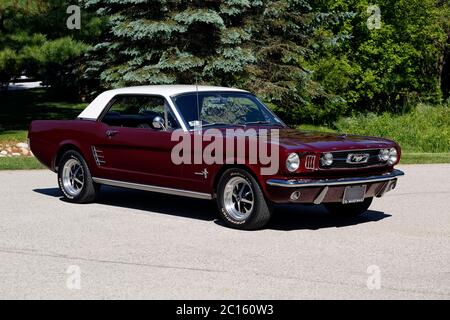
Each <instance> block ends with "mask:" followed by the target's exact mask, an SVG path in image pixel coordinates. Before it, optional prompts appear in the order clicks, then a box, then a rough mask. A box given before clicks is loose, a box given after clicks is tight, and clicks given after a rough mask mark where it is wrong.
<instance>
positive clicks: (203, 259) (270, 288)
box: [0, 165, 450, 299]
mask: <svg viewBox="0 0 450 320" xmlns="http://www.w3.org/2000/svg"><path fill="white" fill-rule="evenodd" d="M400 169H402V170H404V171H405V172H406V176H405V177H404V178H402V179H401V180H400V181H399V184H398V187H397V189H396V190H394V191H393V192H391V193H388V194H387V195H386V196H385V197H384V198H382V199H376V200H375V201H374V203H373V205H372V207H371V211H369V212H367V213H366V214H364V215H363V216H361V217H358V218H347V219H335V218H332V217H330V216H329V215H328V214H327V213H326V212H325V211H324V209H323V208H322V207H320V206H319V207H295V208H292V207H284V208H278V209H277V211H276V217H275V219H274V220H273V221H272V223H271V224H270V225H269V227H268V228H267V229H265V230H260V231H253V232H245V231H237V230H232V229H227V228H225V227H223V226H221V225H219V224H218V222H216V215H215V206H214V204H213V203H211V202H208V201H201V200H191V199H185V198H177V197H172V196H165V195H159V194H152V193H145V192H139V191H130V190H120V189H114V188H104V189H102V190H103V192H102V197H101V199H100V201H99V203H95V204H88V205H76V204H70V203H66V202H64V201H62V200H61V199H60V196H61V194H60V192H59V191H58V189H57V188H56V177H55V175H54V174H53V173H51V172H48V171H40V170H39V171H3V172H0V298H119V299H122V298H124V299H126V298H137V299H141V298H142V299H175V298H176V299H221V298H237V299H247V298H251V299H253V298H255V299H279V298H280V299H303V298H306V299H321V298H327V299H333V298H337V299H347V298H356V299H366V298H376V299H378V298H381V299H392V298H394V299H397V298H412V299H415V298H426V299H429V298H436V299H449V298H450V241H449V240H450V165H410V166H403V167H400ZM368 271H369V273H368ZM368 283H369V287H370V288H372V289H369V287H368V285H367V284H368ZM377 287H380V288H379V289H377ZM78 288H79V289H78Z"/></svg>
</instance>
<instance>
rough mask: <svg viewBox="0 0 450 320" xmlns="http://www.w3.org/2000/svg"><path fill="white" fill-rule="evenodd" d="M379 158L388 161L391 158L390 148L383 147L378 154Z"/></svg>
mask: <svg viewBox="0 0 450 320" xmlns="http://www.w3.org/2000/svg"><path fill="white" fill-rule="evenodd" d="M378 159H380V161H383V162H386V161H388V160H389V149H381V150H380V153H379V154H378Z"/></svg>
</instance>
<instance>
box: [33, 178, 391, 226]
mask: <svg viewBox="0 0 450 320" xmlns="http://www.w3.org/2000/svg"><path fill="white" fill-rule="evenodd" d="M33 191H34V192H37V193H40V194H44V195H47V196H51V197H56V198H60V199H61V200H63V198H62V193H61V191H60V190H59V189H58V188H45V189H34V190H33ZM63 201H64V200H63ZM97 203H99V204H103V205H107V206H114V207H121V208H129V209H135V210H139V212H155V213H161V214H168V215H173V216H179V217H183V218H190V219H198V220H205V221H215V222H216V223H217V224H219V225H223V223H222V221H221V220H219V219H218V214H217V206H216V204H215V202H214V201H207V200H199V199H191V198H184V197H177V196H171V195H165V194H159V193H152V192H145V191H139V190H129V189H121V188H114V187H108V186H102V190H101V192H100V197H99V199H98V201H97ZM390 216H391V215H389V214H385V213H384V212H380V211H375V210H369V211H367V212H365V213H364V214H363V215H361V216H357V217H336V216H333V215H331V214H329V213H328V212H327V211H326V209H325V208H324V207H323V206H321V205H277V206H276V207H275V211H274V214H273V217H272V220H271V221H270V223H269V224H268V225H267V226H266V228H265V229H272V230H283V231H290V230H302V229H307V230H318V229H324V228H341V227H348V226H353V225H357V224H363V223H369V222H375V221H379V220H382V219H385V218H388V217H390Z"/></svg>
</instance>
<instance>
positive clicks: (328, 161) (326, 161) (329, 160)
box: [320, 152, 333, 167]
mask: <svg viewBox="0 0 450 320" xmlns="http://www.w3.org/2000/svg"><path fill="white" fill-rule="evenodd" d="M320 163H321V164H322V166H327V167H329V166H331V165H332V164H333V154H332V153H331V152H327V153H324V154H322V156H321V157H320Z"/></svg>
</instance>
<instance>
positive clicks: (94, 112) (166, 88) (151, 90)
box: [78, 85, 248, 120]
mask: <svg viewBox="0 0 450 320" xmlns="http://www.w3.org/2000/svg"><path fill="white" fill-rule="evenodd" d="M197 88H198V91H199V92H205V91H233V92H248V91H245V90H241V89H235V88H226V87H214V86H198V87H197V86H195V85H153V86H139V87H128V88H121V89H114V90H108V91H105V92H103V93H101V94H100V95H98V96H97V97H96V98H95V99H94V101H92V102H91V103H90V104H89V105H88V106H87V107H86V109H84V111H83V112H81V113H80V114H79V116H78V118H81V119H90V120H97V119H98V117H99V116H100V114H101V113H102V111H103V109H104V108H105V106H106V105H107V104H108V102H110V101H111V99H112V98H114V96H116V95H119V94H149V95H160V96H163V97H164V98H166V100H167V101H168V102H169V104H172V101H171V99H170V97H171V96H175V95H177V94H181V93H188V92H196V90H197Z"/></svg>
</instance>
